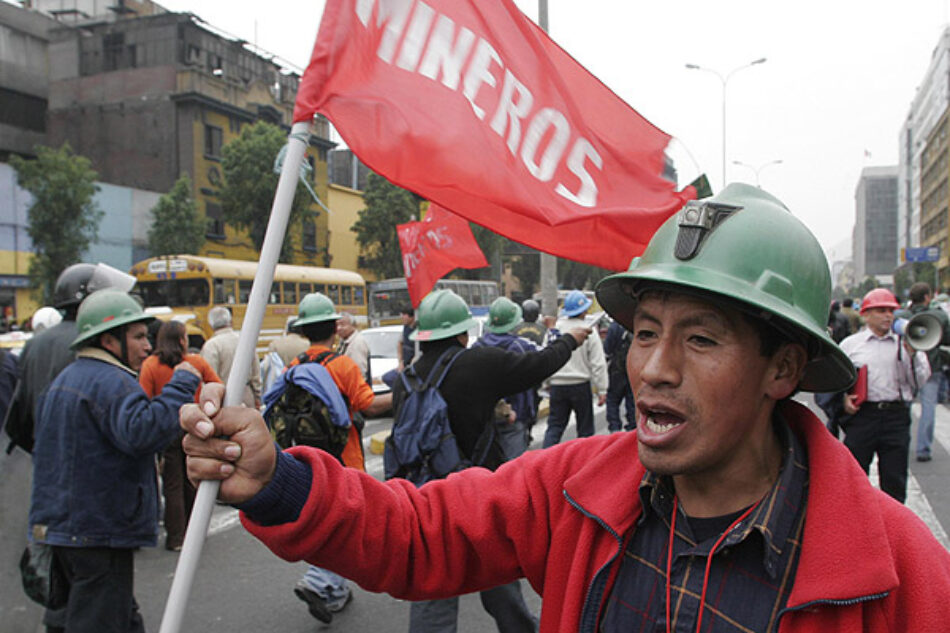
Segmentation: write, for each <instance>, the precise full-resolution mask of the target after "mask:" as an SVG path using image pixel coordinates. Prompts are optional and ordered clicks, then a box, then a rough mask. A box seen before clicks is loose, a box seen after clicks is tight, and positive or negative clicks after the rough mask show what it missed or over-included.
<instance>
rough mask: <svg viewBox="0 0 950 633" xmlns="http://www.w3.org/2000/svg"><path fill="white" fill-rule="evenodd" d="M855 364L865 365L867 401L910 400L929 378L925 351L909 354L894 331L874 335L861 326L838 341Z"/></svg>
mask: <svg viewBox="0 0 950 633" xmlns="http://www.w3.org/2000/svg"><path fill="white" fill-rule="evenodd" d="M841 349H842V350H843V351H844V353H845V354H847V355H848V357H849V358H850V359H851V362H852V363H854V366H855V367H862V366H864V365H867V368H868V401H869V402H892V401H895V400H904V401H910V400H913V399H914V395H915V394H916V393H917V391H918V390H919V389H920V388H921V387H923V386H924V383H925V382H927V379H928V378H930V363H929V362H928V361H927V354H925V353H924V352H915V353H914V354H913V355H911V354H908V353H907V350H906V349H905V348H904V346H903V345H901V342H900V338H899V337H898V336H897V335H896V334H894V333H893V332H888V333H887V334H885V335H884V336H877V335H876V334H874V332H872V331H871V330H870V329H869V328H864V329H862V330H860V331H858V332H857V333H855V334H852V335H851V336H849V337H848V338H846V339H844V340H843V341H841Z"/></svg>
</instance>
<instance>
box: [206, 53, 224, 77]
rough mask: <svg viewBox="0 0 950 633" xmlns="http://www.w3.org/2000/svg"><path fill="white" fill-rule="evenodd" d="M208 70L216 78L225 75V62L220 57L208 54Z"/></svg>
mask: <svg viewBox="0 0 950 633" xmlns="http://www.w3.org/2000/svg"><path fill="white" fill-rule="evenodd" d="M208 70H209V71H210V72H211V74H212V75H214V76H215V77H221V76H222V75H224V60H223V59H222V58H221V56H220V55H216V54H214V53H208Z"/></svg>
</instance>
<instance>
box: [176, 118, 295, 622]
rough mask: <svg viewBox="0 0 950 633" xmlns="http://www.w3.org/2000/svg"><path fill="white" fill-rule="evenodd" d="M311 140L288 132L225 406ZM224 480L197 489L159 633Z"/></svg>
mask: <svg viewBox="0 0 950 633" xmlns="http://www.w3.org/2000/svg"><path fill="white" fill-rule="evenodd" d="M309 137H310V123H309V122H302V123H295V124H294V125H293V127H292V128H291V129H290V138H289V141H288V144H289V147H288V150H287V156H286V159H285V161H284V167H283V169H282V170H281V173H280V180H279V181H278V183H277V192H276V194H275V195H274V205H273V206H272V207H271V213H270V220H268V222H267V232H266V233H265V235H264V245H263V247H262V248H261V257H260V260H259V262H258V266H257V274H256V275H255V277H254V284H253V285H252V286H251V296H250V299H249V300H248V304H247V312H246V313H245V314H244V321H243V322H242V323H241V335H240V338H239V339H238V346H237V350H236V352H235V355H234V363H233V364H232V365H231V373H230V375H229V377H228V383H227V387H226V390H225V396H224V405H225V406H239V405H240V404H241V399H242V394H243V393H244V384H245V383H246V382H247V375H248V372H249V370H250V368H251V362H252V361H256V360H257V359H256V358H255V348H256V347H257V337H258V334H259V333H260V329H261V322H262V321H263V319H264V308H265V307H266V306H267V296H268V294H269V293H270V290H271V284H273V282H274V267H275V266H276V265H277V259H278V257H279V256H280V249H281V246H282V245H283V243H284V234H285V233H286V232H287V223H288V220H289V219H290V208H291V206H292V205H293V200H294V193H295V192H296V190H297V180H298V178H299V174H300V165H301V163H302V162H303V156H304V152H305V150H306V149H307V145H308V143H309ZM219 487H220V482H217V481H202V482H201V484H200V485H199V486H198V494H197V496H196V497H195V504H194V508H193V509H192V511H191V519H190V520H189V522H188V531H187V532H186V533H185V542H184V544H183V546H182V550H181V555H180V557H179V559H178V567H177V568H176V570H175V577H174V579H173V580H172V587H171V591H170V592H169V594H168V602H166V603H165V614H164V615H163V617H162V626H161V629H160V630H159V633H178V631H179V630H180V628H181V622H182V619H183V617H184V615H185V607H186V606H187V604H188V595H189V594H190V593H191V585H192V583H193V581H194V579H195V572H196V571H197V568H198V559H199V558H200V557H201V549H202V547H203V546H204V540H205V536H206V534H207V532H208V524H209V523H210V522H211V512H212V510H214V502H215V499H216V498H217V496H218V488H219Z"/></svg>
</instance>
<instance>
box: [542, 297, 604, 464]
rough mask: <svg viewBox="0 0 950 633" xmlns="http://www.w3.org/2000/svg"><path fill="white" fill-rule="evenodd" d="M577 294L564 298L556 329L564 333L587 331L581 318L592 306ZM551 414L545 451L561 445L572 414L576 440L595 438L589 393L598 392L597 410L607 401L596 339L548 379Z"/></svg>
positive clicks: (545, 435)
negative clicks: (579, 329) (578, 328)
mask: <svg viewBox="0 0 950 633" xmlns="http://www.w3.org/2000/svg"><path fill="white" fill-rule="evenodd" d="M593 303H594V302H593V300H592V299H590V298H589V297H588V296H587V295H585V294H584V293H583V292H581V291H580V290H571V291H570V292H569V293H567V296H566V297H564V306H563V307H562V308H561V320H560V321H558V324H557V329H558V330H560V331H562V332H564V331H566V330H569V329H571V328H576V327H586V325H585V323H584V315H585V314H587V310H588V309H589V308H590V306H591V304H593ZM549 382H550V388H549V389H548V393H549V394H550V396H549V398H548V401H549V403H550V412H549V413H548V428H547V430H546V431H545V432H544V448H548V447H550V446H554V445H555V444H557V443H558V442H560V441H561V436H563V435H564V429H565V428H566V427H567V422H568V419H569V418H570V417H571V411H573V412H574V415H575V416H576V420H577V437H588V436H590V435H593V434H594V400H593V395H592V393H591V390H592V389H593V390H594V391H596V392H597V406H601V405H603V404H604V402H606V400H607V387H608V381H607V360H606V358H605V357H604V346H603V343H601V341H600V337H599V336H592V337H590V338H588V339H587V340H586V341H584V344H583V345H581V346H580V347H578V348H577V349H576V350H574V353H573V354H571V360H569V361H568V362H567V364H566V365H564V366H563V367H561V368H560V369H559V370H557V372H556V373H555V374H554V375H553V376H551V379H550V381H549Z"/></svg>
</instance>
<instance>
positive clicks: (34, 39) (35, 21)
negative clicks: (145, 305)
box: [0, 2, 57, 161]
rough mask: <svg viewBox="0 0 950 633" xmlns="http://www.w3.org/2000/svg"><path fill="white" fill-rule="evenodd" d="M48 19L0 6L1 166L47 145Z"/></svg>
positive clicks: (12, 6) (51, 22)
mask: <svg viewBox="0 0 950 633" xmlns="http://www.w3.org/2000/svg"><path fill="white" fill-rule="evenodd" d="M56 25H57V23H56V20H54V19H53V18H52V17H51V16H49V15H44V14H42V13H37V12H35V11H26V10H24V9H22V8H20V7H17V6H14V5H12V4H8V3H5V2H0V161H6V160H8V159H9V157H10V155H11V154H19V155H22V156H32V155H33V148H34V146H36V145H40V144H43V143H45V141H46V103H47V99H48V97H49V79H48V77H49V60H48V56H47V44H48V42H49V30H50V29H51V28H53V27H55V26H56Z"/></svg>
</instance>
